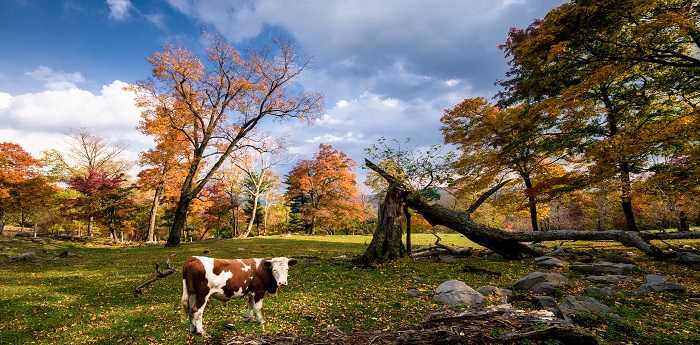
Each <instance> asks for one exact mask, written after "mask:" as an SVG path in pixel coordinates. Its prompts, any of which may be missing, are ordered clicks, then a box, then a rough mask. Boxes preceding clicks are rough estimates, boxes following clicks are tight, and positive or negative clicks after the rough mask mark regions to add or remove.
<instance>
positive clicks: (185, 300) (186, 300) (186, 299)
mask: <svg viewBox="0 0 700 345" xmlns="http://www.w3.org/2000/svg"><path fill="white" fill-rule="evenodd" d="M180 302H181V303H182V307H183V308H184V309H185V312H186V313H187V315H190V314H191V313H190V310H191V308H190V294H189V293H187V280H186V279H185V278H182V299H181V300H180Z"/></svg>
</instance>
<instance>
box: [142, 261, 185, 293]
mask: <svg viewBox="0 0 700 345" xmlns="http://www.w3.org/2000/svg"><path fill="white" fill-rule="evenodd" d="M173 273H175V269H174V268H173V266H172V265H171V264H170V259H168V261H167V262H166V263H165V269H164V270H161V269H160V265H159V264H156V271H155V274H153V276H152V277H151V278H149V279H148V280H146V281H144V282H143V283H141V284H139V285H138V286H137V287H135V288H134V294H136V295H140V294H142V293H143V289H144V288H145V287H147V286H149V285H151V284H152V283H153V282H154V281H156V280H158V279H162V278H165V277H167V276H169V275H171V274H173Z"/></svg>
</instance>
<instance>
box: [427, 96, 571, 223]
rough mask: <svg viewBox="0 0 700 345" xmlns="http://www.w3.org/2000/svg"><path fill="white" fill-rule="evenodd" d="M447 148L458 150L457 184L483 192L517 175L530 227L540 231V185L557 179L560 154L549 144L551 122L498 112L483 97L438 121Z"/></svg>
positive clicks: (529, 110) (529, 111) (510, 110)
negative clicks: (527, 210)
mask: <svg viewBox="0 0 700 345" xmlns="http://www.w3.org/2000/svg"><path fill="white" fill-rule="evenodd" d="M441 122H442V125H443V126H442V133H443V136H444V139H445V143H447V144H454V145H458V146H459V148H460V150H461V156H460V157H459V159H457V161H456V162H455V165H454V166H455V168H456V169H457V171H456V173H457V174H458V175H460V176H462V177H461V178H460V179H459V180H458V181H457V182H458V183H462V184H465V183H466V184H474V185H477V186H480V187H479V188H478V189H485V188H487V187H488V186H490V185H494V184H498V183H499V182H501V181H502V180H504V177H506V176H507V175H509V174H516V175H517V176H518V178H519V179H520V181H521V182H522V185H523V186H524V192H525V193H524V194H525V197H526V198H527V206H528V209H529V212H530V224H531V226H532V230H533V231H537V230H538V229H539V225H538V217H537V195H538V194H539V192H540V190H541V185H539V186H538V184H546V183H547V181H548V180H549V179H551V178H553V177H555V176H552V175H556V172H557V171H558V169H557V168H558V164H557V162H558V161H559V160H560V159H562V158H563V156H564V155H563V154H562V151H561V150H558V149H557V148H556V146H555V145H553V144H552V142H553V140H559V139H553V138H552V137H550V136H548V135H547V132H548V131H550V130H551V128H552V127H551V126H552V124H551V122H550V121H549V117H548V116H546V115H544V114H542V113H538V112H535V111H534V110H533V107H530V106H528V105H518V106H512V107H507V108H501V107H498V106H496V105H493V104H490V103H488V102H487V101H486V100H485V99H483V98H470V99H465V100H464V101H462V102H461V103H459V104H457V105H456V106H454V107H453V108H451V109H448V110H446V111H445V113H444V114H443V116H442V119H441Z"/></svg>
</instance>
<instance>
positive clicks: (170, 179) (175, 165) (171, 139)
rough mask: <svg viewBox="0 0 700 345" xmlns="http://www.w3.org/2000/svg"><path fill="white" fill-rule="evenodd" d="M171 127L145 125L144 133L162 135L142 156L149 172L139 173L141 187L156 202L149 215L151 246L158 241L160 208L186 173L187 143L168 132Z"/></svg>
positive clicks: (155, 123) (149, 240)
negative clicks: (155, 235) (164, 196)
mask: <svg viewBox="0 0 700 345" xmlns="http://www.w3.org/2000/svg"><path fill="white" fill-rule="evenodd" d="M168 129H169V127H168V126H166V125H164V124H162V123H157V122H156V121H151V122H148V123H143V124H142V127H141V131H142V132H144V133H160V135H158V136H157V137H156V140H157V143H156V147H155V148H152V149H149V150H147V151H144V152H142V153H141V159H140V164H141V165H142V166H144V167H145V169H143V170H141V171H140V172H139V175H138V177H139V186H140V187H141V188H148V189H152V190H153V199H152V201H151V207H150V211H149V222H148V232H147V235H146V241H147V242H150V243H152V242H154V241H155V237H154V234H155V227H156V222H157V218H158V207H159V206H160V202H161V198H162V197H163V195H164V193H166V192H167V193H168V194H171V193H173V192H174V191H176V190H177V188H178V183H181V181H182V179H183V178H182V175H183V172H184V168H183V166H184V165H185V164H184V163H183V162H185V161H186V159H187V157H186V149H187V146H186V145H185V141H184V140H183V138H182V137H181V136H180V135H178V134H179V133H177V132H170V131H168Z"/></svg>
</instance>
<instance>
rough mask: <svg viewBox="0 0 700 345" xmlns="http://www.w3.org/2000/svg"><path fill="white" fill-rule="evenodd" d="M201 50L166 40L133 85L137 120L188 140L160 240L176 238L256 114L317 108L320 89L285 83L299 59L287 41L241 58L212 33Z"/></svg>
mask: <svg viewBox="0 0 700 345" xmlns="http://www.w3.org/2000/svg"><path fill="white" fill-rule="evenodd" d="M206 52H207V53H206V57H205V58H204V59H201V58H199V57H197V56H196V55H195V54H194V53H192V52H191V51H189V50H187V49H184V48H178V47H173V46H166V47H165V48H164V50H163V51H161V52H158V53H155V54H153V55H151V56H150V57H149V58H148V61H149V62H150V63H151V65H152V66H153V78H152V79H151V80H148V81H145V82H141V83H140V84H139V85H138V87H136V88H135V91H136V93H137V99H138V105H139V106H140V107H141V108H142V109H143V110H144V111H143V115H142V116H143V122H144V123H149V122H151V121H165V122H167V123H168V124H169V127H170V131H175V132H179V133H181V134H182V136H183V137H184V138H185V139H186V140H187V146H188V150H187V156H188V161H187V164H186V165H187V166H186V167H185V171H186V174H185V178H184V179H183V182H182V185H181V187H180V196H179V200H178V202H177V206H176V210H175V214H174V219H173V223H172V226H171V228H170V234H169V236H168V241H167V244H166V245H167V246H177V245H178V244H179V243H180V234H181V232H182V230H183V229H184V227H185V221H186V219H187V211H188V209H189V207H190V204H191V203H192V201H193V200H194V199H195V198H196V197H197V196H198V195H199V193H200V192H201V191H202V189H203V188H204V187H205V185H206V184H207V182H209V180H210V179H211V178H212V176H214V175H215V174H216V172H217V171H218V169H219V168H220V167H221V166H222V165H223V164H224V162H225V161H226V159H227V158H228V157H229V156H230V155H231V154H232V153H233V152H235V151H237V150H239V149H241V148H242V147H243V146H244V145H246V144H247V143H246V139H248V138H250V136H251V135H252V134H253V130H254V129H255V128H256V127H257V126H258V125H259V124H260V123H261V122H262V121H263V120H265V119H267V118H276V119H280V120H283V119H288V118H309V117H313V116H315V115H317V114H318V113H319V111H320V109H321V97H320V96H319V95H317V94H313V93H306V92H299V91H298V88H294V87H292V86H293V85H294V82H295V81H296V80H297V78H298V77H299V75H300V74H301V73H302V72H303V70H304V69H305V68H306V61H304V60H302V59H300V57H299V56H298V55H297V54H296V52H295V51H294V49H293V48H291V47H290V46H287V45H281V44H280V45H278V46H277V47H276V51H275V52H276V54H274V55H273V56H269V55H266V54H264V53H255V52H251V53H249V54H247V55H246V56H245V57H244V56H241V55H240V54H239V53H238V52H237V51H236V50H235V49H234V48H233V47H231V46H230V45H228V44H227V43H226V42H224V40H223V39H221V38H214V39H212V40H211V43H210V45H209V47H208V48H207V50H206ZM150 134H152V135H153V136H155V137H158V136H159V135H161V134H160V133H150Z"/></svg>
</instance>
